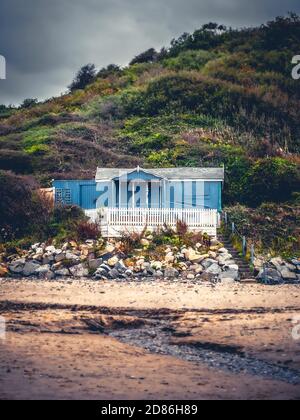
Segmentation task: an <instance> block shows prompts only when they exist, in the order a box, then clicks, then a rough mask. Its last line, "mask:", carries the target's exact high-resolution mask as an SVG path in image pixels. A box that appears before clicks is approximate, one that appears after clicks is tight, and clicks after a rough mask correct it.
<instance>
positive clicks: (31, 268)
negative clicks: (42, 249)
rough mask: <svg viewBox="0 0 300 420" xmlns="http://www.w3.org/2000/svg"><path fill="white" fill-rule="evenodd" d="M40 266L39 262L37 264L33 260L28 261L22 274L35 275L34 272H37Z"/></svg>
mask: <svg viewBox="0 0 300 420" xmlns="http://www.w3.org/2000/svg"><path fill="white" fill-rule="evenodd" d="M40 267H41V266H40V265H39V264H36V263H33V262H30V261H28V262H26V264H25V265H24V268H23V272H22V274H23V276H25V277H29V276H33V275H34V274H37V270H38V269H39V268H40Z"/></svg>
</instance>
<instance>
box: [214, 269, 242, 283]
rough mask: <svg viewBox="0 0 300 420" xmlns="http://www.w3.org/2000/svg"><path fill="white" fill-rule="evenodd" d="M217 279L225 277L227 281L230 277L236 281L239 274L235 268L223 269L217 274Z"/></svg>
mask: <svg viewBox="0 0 300 420" xmlns="http://www.w3.org/2000/svg"><path fill="white" fill-rule="evenodd" d="M219 279H220V280H222V281H223V279H226V281H227V282H228V279H231V280H232V281H238V280H239V279H240V274H239V272H238V271H237V270H228V271H223V272H222V273H220V274H219Z"/></svg>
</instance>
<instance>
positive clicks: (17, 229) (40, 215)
mask: <svg viewBox="0 0 300 420" xmlns="http://www.w3.org/2000/svg"><path fill="white" fill-rule="evenodd" d="M36 188H37V186H36V184H35V183H34V182H33V181H32V179H30V178H26V177H21V176H17V175H14V174H13V173H11V172H3V171H0V196H1V200H0V240H1V241H4V240H11V239H14V238H20V237H22V236H26V235H27V236H28V235H31V234H32V235H35V234H42V233H43V232H44V230H45V228H46V226H47V222H48V220H49V217H50V211H51V207H49V203H47V202H45V201H44V200H42V199H41V197H40V196H39V195H38V194H37V193H36Z"/></svg>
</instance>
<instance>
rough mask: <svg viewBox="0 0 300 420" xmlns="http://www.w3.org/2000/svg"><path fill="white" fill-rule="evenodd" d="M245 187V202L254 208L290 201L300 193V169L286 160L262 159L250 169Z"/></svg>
mask: <svg viewBox="0 0 300 420" xmlns="http://www.w3.org/2000/svg"><path fill="white" fill-rule="evenodd" d="M243 185H244V187H243V188H244V194H243V195H244V202H245V203H247V204H248V205H250V206H252V207H256V206H258V205H260V204H261V203H263V202H264V201H271V202H275V203H280V202H284V201H288V200H290V199H291V197H292V194H293V193H295V192H299V191H300V168H299V166H297V165H296V164H294V163H290V162H289V161H288V160H286V159H281V158H267V159H262V160H259V161H257V162H256V163H255V164H254V165H253V166H252V167H251V168H250V170H249V171H248V173H247V174H246V176H245V177H244V180H243Z"/></svg>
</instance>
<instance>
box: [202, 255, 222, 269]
mask: <svg viewBox="0 0 300 420" xmlns="http://www.w3.org/2000/svg"><path fill="white" fill-rule="evenodd" d="M214 264H215V265H218V264H217V261H216V260H213V259H212V258H206V259H205V260H203V261H202V262H201V265H202V267H204V268H205V269H206V270H207V269H208V268H209V267H210V266H211V265H214Z"/></svg>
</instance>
